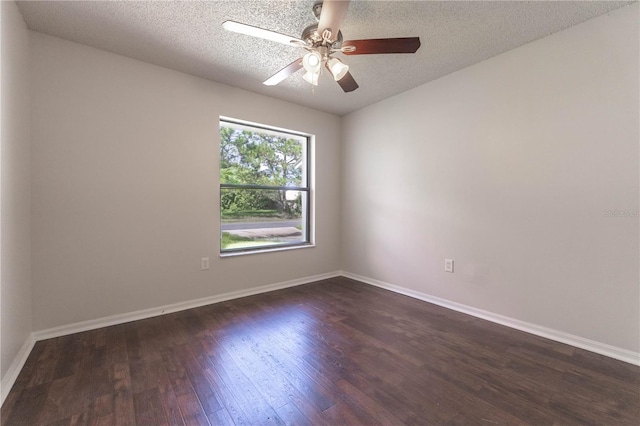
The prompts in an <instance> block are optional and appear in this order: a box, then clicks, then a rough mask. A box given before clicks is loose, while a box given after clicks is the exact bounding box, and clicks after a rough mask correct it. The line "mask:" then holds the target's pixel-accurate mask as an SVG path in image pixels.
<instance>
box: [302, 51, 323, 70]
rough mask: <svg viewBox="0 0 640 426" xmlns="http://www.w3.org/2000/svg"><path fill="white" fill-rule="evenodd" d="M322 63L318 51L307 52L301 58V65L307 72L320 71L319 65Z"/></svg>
mask: <svg viewBox="0 0 640 426" xmlns="http://www.w3.org/2000/svg"><path fill="white" fill-rule="evenodd" d="M321 64H322V56H321V55H320V53H318V52H315V51H313V52H309V53H307V54H306V55H304V58H302V66H303V67H304V69H305V70H307V72H310V73H314V74H315V73H318V72H320V65H321Z"/></svg>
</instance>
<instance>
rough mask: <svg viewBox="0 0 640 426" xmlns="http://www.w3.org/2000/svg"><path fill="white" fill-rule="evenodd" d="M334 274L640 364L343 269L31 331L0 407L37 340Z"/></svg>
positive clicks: (624, 353) (622, 352) (636, 358)
mask: <svg viewBox="0 0 640 426" xmlns="http://www.w3.org/2000/svg"><path fill="white" fill-rule="evenodd" d="M338 276H344V277H347V278H351V279H354V280H357V281H361V282H363V283H366V284H370V285H373V286H376V287H380V288H384V289H386V290H390V291H393V292H395V293H399V294H404V295H406V296H409V297H413V298H415V299H419V300H423V301H425V302H429V303H433V304H435V305H439V306H442V307H445V308H448V309H452V310H454V311H458V312H462V313H465V314H468V315H472V316H474V317H477V318H482V319H485V320H487V321H491V322H495V323H497V324H501V325H505V326H507V327H511V328H515V329H517V330H521V331H525V332H527V333H531V334H535V335H537V336H541V337H545V338H547V339H550V340H555V341H557V342H561V343H566V344H568V345H571V346H575V347H578V348H581V349H586V350H588V351H591V352H595V353H598V354H601V355H605V356H608V357H611V358H615V359H618V360H621V361H625V362H628V363H630V364H634V365H640V353H638V352H633V351H629V350H626V349H622V348H618V347H616V346H611V345H608V344H605V343H600V342H596V341H593V340H589V339H585V338H583V337H579V336H575V335H572V334H568V333H564V332H562V331H558V330H553V329H550V328H547V327H542V326H539V325H536V324H531V323H528V322H524V321H520V320H517V319H514V318H509V317H505V316H503V315H499V314H494V313H492V312H488V311H484V310H482V309H477V308H473V307H471V306H467V305H462V304H460V303H456V302H452V301H449V300H446V299H441V298H438V297H435V296H431V295H428V294H425V293H421V292H418V291H414V290H410V289H408V288H404V287H400V286H397V285H394V284H389V283H386V282H383V281H379V280H375V279H373V278H368V277H364V276H361V275H357V274H352V273H350V272H345V271H336V272H329V273H326V274H320V275H314V276H310V277H304V278H299V279H295V280H291V281H285V282H280V283H275V284H269V285H264V286H260V287H254V288H250V289H247V290H239V291H233V292H229V293H223V294H218V295H215V296H209V297H203V298H201V299H195V300H189V301H186V302H180V303H173V304H170V305H165V306H160V307H156V308H150V309H144V310H140V311H135V312H129V313H124V314H117V315H111V316H108V317H103V318H97V319H94V320H88V321H82V322H78V323H74V324H68V325H63V326H60V327H53V328H49V329H46V330H39V331H35V332H33V333H31V335H30V336H29V337H28V338H27V340H26V341H25V343H24V344H23V345H22V347H21V348H20V351H19V352H18V354H17V355H16V357H15V358H14V360H13V362H12V363H11V365H10V366H9V369H8V370H7V373H6V374H5V376H4V377H3V378H2V380H1V381H0V406H1V405H2V404H3V403H4V400H5V398H6V397H7V395H8V394H9V391H10V390H11V388H12V387H13V385H14V383H15V381H16V379H17V378H18V374H20V371H21V370H22V367H23V366H24V364H25V362H26V361H27V358H28V357H29V354H30V353H31V350H32V349H33V346H34V345H35V343H36V342H37V341H39V340H45V339H51V338H54V337H60V336H66V335H68V334H73V333H79V332H82V331H88V330H94V329H97V328H102V327H108V326H111V325H117V324H123V323H127V322H131V321H136V320H140V319H145V318H151V317H155V316H159V315H164V314H168V313H171V312H178V311H184V310H187V309H191V308H197V307H200V306H205V305H211V304H213V303H218V302H223V301H226V300H231V299H238V298H240V297H246V296H253V295H255V294H260V293H267V292H270V291H275V290H280V289H283V288H288V287H295V286H298V285H303V284H309V283H312V282H316V281H321V280H325V279H329V278H334V277H338Z"/></svg>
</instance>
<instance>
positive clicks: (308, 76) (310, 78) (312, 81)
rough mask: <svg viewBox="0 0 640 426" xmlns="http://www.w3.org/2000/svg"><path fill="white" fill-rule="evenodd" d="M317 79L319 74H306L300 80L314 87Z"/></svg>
mask: <svg viewBox="0 0 640 426" xmlns="http://www.w3.org/2000/svg"><path fill="white" fill-rule="evenodd" d="M318 77H320V72H306V73H305V74H304V75H303V76H302V78H303V79H304V81H306V82H307V83H309V84H312V85H314V86H317V85H318Z"/></svg>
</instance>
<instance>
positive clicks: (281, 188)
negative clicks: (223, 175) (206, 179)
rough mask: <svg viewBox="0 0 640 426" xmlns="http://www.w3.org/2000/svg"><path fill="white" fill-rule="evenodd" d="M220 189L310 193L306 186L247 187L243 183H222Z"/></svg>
mask: <svg viewBox="0 0 640 426" xmlns="http://www.w3.org/2000/svg"><path fill="white" fill-rule="evenodd" d="M220 188H221V189H224V188H232V189H271V190H274V191H308V190H309V188H308V187H306V186H271V185H245V184H242V183H221V184H220Z"/></svg>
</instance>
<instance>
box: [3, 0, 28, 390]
mask: <svg viewBox="0 0 640 426" xmlns="http://www.w3.org/2000/svg"><path fill="white" fill-rule="evenodd" d="M0 7H1V8H2V9H1V11H2V88H1V90H2V137H1V139H2V152H1V157H2V165H1V168H2V174H1V180H2V187H1V193H2V199H1V211H0V216H1V217H2V220H1V230H2V233H1V235H2V238H1V240H2V251H1V262H2V268H1V269H2V273H1V286H0V312H1V313H0V353H1V356H0V377H2V382H3V384H4V383H5V380H4V379H5V377H6V374H7V370H8V369H9V367H10V366H11V364H12V362H13V361H14V359H15V358H16V355H17V354H18V352H19V350H20V348H21V347H22V346H23V344H25V342H26V341H27V338H28V336H29V335H30V333H31V225H30V218H31V216H30V184H29V179H30V178H29V170H30V160H29V69H28V66H29V52H28V48H29V32H28V30H27V27H26V25H25V23H24V21H23V19H22V15H21V14H20V12H19V11H18V8H17V6H16V5H15V3H14V2H4V1H3V2H1V4H0ZM7 391H8V390H5V389H3V390H2V395H3V396H4V395H5V394H6V392H7Z"/></svg>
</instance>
